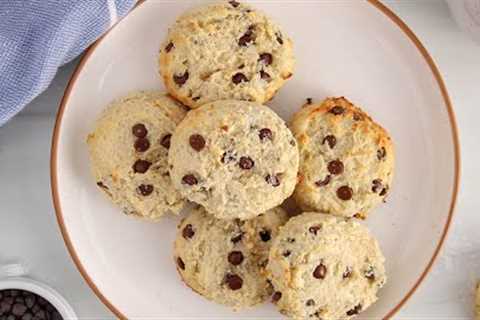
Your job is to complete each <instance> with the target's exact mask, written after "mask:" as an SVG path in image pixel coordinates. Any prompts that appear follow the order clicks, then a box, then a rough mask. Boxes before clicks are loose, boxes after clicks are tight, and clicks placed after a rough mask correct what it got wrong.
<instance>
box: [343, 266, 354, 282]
mask: <svg viewBox="0 0 480 320" xmlns="http://www.w3.org/2000/svg"><path fill="white" fill-rule="evenodd" d="M351 276H352V268H350V267H346V268H345V271H344V272H343V274H342V278H343V279H347V278H350V277H351Z"/></svg>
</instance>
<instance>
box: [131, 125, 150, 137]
mask: <svg viewBox="0 0 480 320" xmlns="http://www.w3.org/2000/svg"><path fill="white" fill-rule="evenodd" d="M132 134H133V135H134V136H135V137H137V138H145V136H146V135H147V134H148V130H147V128H146V127H145V125H144V124H143V123H137V124H136V125H134V126H133V127H132Z"/></svg>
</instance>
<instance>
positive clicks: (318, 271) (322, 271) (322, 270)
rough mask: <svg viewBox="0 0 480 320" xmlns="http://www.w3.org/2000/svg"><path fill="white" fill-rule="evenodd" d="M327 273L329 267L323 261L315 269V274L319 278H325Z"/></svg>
mask: <svg viewBox="0 0 480 320" xmlns="http://www.w3.org/2000/svg"><path fill="white" fill-rule="evenodd" d="M326 275H327V267H326V266H325V265H324V264H323V263H320V264H319V265H318V266H317V267H316V268H315V270H314V271H313V276H314V277H315V278H317V279H324V278H325V276H326Z"/></svg>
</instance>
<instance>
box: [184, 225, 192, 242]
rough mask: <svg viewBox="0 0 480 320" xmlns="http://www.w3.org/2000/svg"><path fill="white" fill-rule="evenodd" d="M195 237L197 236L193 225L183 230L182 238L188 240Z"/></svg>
mask: <svg viewBox="0 0 480 320" xmlns="http://www.w3.org/2000/svg"><path fill="white" fill-rule="evenodd" d="M194 235H195V231H193V227H192V225H191V224H187V225H186V226H185V227H184V228H183V230H182V236H183V237H184V238H185V239H187V240H188V239H191V238H193V236H194Z"/></svg>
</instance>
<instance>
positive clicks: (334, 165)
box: [327, 160, 343, 175]
mask: <svg viewBox="0 0 480 320" xmlns="http://www.w3.org/2000/svg"><path fill="white" fill-rule="evenodd" d="M327 168H328V171H329V172H330V173H331V174H335V175H339V174H342V173H343V162H342V161H340V160H333V161H330V162H329V163H328V167H327Z"/></svg>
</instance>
